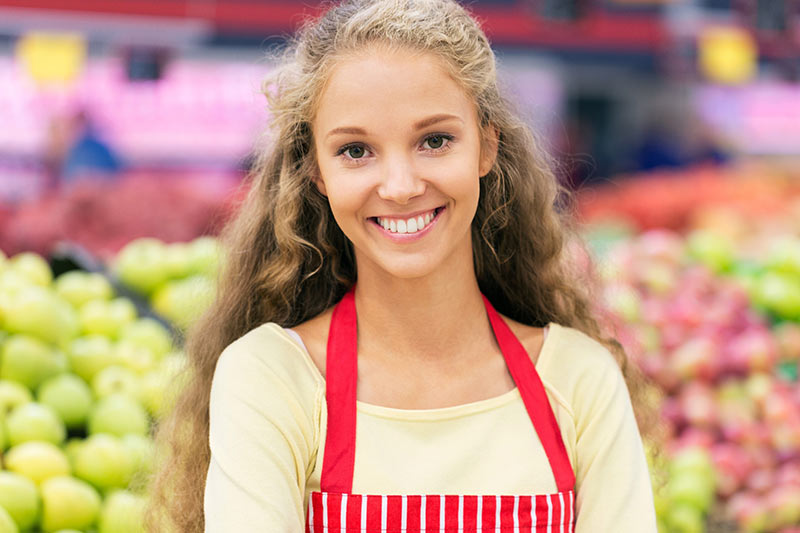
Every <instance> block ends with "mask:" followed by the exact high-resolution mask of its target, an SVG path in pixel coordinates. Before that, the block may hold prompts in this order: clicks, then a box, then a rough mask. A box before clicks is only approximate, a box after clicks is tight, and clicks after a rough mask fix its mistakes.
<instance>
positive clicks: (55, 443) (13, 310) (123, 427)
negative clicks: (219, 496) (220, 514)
mask: <svg viewBox="0 0 800 533" xmlns="http://www.w3.org/2000/svg"><path fill="white" fill-rule="evenodd" d="M183 366H184V356H183V355H182V354H181V353H180V352H177V351H175V348H174V346H173V340H172V337H171V335H170V333H169V331H168V330H167V329H166V328H165V327H164V326H162V325H161V324H160V323H159V322H157V321H155V320H153V319H151V318H143V317H138V316H137V313H136V309H135V307H134V305H133V304H132V303H131V302H130V301H129V300H126V299H124V298H115V297H114V294H113V290H112V287H111V285H110V284H109V282H108V281H107V280H106V279H105V278H104V277H103V276H101V275H99V274H94V273H87V272H81V271H71V272H67V273H65V274H62V275H61V276H59V277H58V278H56V279H53V275H52V272H51V270H50V268H49V266H48V264H47V263H46V262H45V261H44V259H42V258H41V257H40V256H37V255H35V254H32V253H21V254H18V255H16V256H14V257H11V258H7V257H5V256H4V255H3V254H2V253H0V457H1V458H2V469H1V470H0V533H8V532H26V531H31V532H39V531H42V532H55V531H62V532H66V531H92V532H96V533H123V532H140V531H143V525H142V510H143V506H144V503H145V501H146V492H147V485H148V479H149V474H150V473H151V471H152V468H153V460H154V456H153V454H154V449H153V441H152V429H153V427H154V425H155V424H156V423H157V421H158V420H159V419H160V418H161V417H162V416H163V415H164V414H165V412H166V410H167V409H168V408H169V407H170V405H171V402H172V400H173V399H174V392H175V391H176V390H177V389H178V388H179V387H177V386H176V385H177V384H179V383H180V378H179V371H180V370H181V368H183Z"/></svg>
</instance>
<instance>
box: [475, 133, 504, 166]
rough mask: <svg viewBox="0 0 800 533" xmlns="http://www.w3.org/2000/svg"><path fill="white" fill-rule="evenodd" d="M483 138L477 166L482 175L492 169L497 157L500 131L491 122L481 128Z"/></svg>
mask: <svg viewBox="0 0 800 533" xmlns="http://www.w3.org/2000/svg"><path fill="white" fill-rule="evenodd" d="M482 137H483V140H482V142H481V160H480V164H479V166H478V174H479V175H480V177H484V176H485V175H486V174H488V173H489V171H491V170H492V167H493V166H494V162H495V160H496V159H497V148H498V145H499V144H500V133H499V132H498V131H497V128H495V127H494V125H492V124H488V125H487V126H485V127H484V128H483V132H482Z"/></svg>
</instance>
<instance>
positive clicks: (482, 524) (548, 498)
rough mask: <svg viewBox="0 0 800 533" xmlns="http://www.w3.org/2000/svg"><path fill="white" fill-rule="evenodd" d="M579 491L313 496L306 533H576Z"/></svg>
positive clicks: (326, 494) (318, 493) (329, 494)
mask: <svg viewBox="0 0 800 533" xmlns="http://www.w3.org/2000/svg"><path fill="white" fill-rule="evenodd" d="M574 503H575V502H574V493H573V491H571V490H569V491H564V492H557V493H555V494H547V495H537V496H458V495H456V496H454V495H446V496H445V495H433V496H383V495H374V496H373V495H360V494H341V493H331V492H313V493H311V497H310V499H309V504H308V516H307V520H306V533H379V532H380V533H445V532H447V533H450V532H453V533H456V532H457V533H471V532H475V533H501V532H502V533H573V528H574V522H575V515H574V512H573V509H574Z"/></svg>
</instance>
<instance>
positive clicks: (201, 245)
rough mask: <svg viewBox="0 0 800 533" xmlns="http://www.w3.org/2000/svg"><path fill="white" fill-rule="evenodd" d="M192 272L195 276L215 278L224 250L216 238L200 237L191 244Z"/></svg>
mask: <svg viewBox="0 0 800 533" xmlns="http://www.w3.org/2000/svg"><path fill="white" fill-rule="evenodd" d="M189 254H190V256H191V258H190V261H191V271H192V273H193V274H204V275H207V276H211V277H214V276H216V275H217V271H218V270H219V264H220V262H221V259H222V248H221V247H220V245H219V241H218V240H217V239H216V238H214V237H209V236H203V237H198V238H196V239H195V240H193V241H192V242H190V243H189Z"/></svg>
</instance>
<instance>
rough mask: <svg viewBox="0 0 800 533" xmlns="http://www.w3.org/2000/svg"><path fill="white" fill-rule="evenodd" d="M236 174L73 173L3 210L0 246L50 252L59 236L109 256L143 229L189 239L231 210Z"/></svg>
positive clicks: (161, 235) (162, 236)
mask: <svg viewBox="0 0 800 533" xmlns="http://www.w3.org/2000/svg"><path fill="white" fill-rule="evenodd" d="M240 180H241V177H240V176H239V175H237V174H221V175H213V174H196V175H193V174H186V173H184V174H175V175H172V174H168V173H167V174H164V173H159V174H154V175H150V174H146V173H141V172H139V173H126V174H123V175H120V176H118V177H116V178H115V179H113V180H110V179H109V180H102V181H93V180H88V181H78V182H76V183H74V184H71V185H70V187H69V188H67V189H65V190H63V191H61V192H60V193H59V194H52V195H48V196H43V197H42V198H41V199H39V200H37V201H34V202H30V203H24V204H21V205H19V206H17V207H16V208H15V209H14V210H13V211H12V212H11V213H10V214H8V215H6V217H5V220H3V221H2V222H3V223H2V224H0V250H3V251H4V252H5V253H6V254H17V253H20V252H23V251H33V252H36V253H39V254H41V255H48V254H50V253H51V251H52V250H53V248H54V246H55V245H56V244H57V243H59V242H62V241H67V242H72V243H76V244H78V245H80V246H81V247H83V248H85V249H86V250H88V251H89V252H90V253H91V254H92V255H94V256H96V257H98V258H100V259H102V260H105V261H110V260H111V259H112V258H113V257H114V256H115V255H116V254H117V253H118V252H119V250H120V249H121V248H122V247H123V246H125V245H126V244H128V243H129V242H130V241H132V240H134V239H137V238H140V237H146V236H147V237H157V238H159V239H161V240H164V241H166V242H185V241H189V240H191V239H194V238H196V237H198V236H200V235H205V234H209V233H214V232H215V231H216V230H217V229H219V227H220V225H221V224H222V223H223V222H224V221H225V220H226V219H227V218H228V217H229V216H230V214H231V212H232V209H233V208H234V206H235V205H236V203H237V202H238V199H239V197H240V195H241V194H243V189H242V190H239V189H237V187H238V185H239V182H240ZM0 211H2V205H0ZM0 218H1V217H0Z"/></svg>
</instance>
